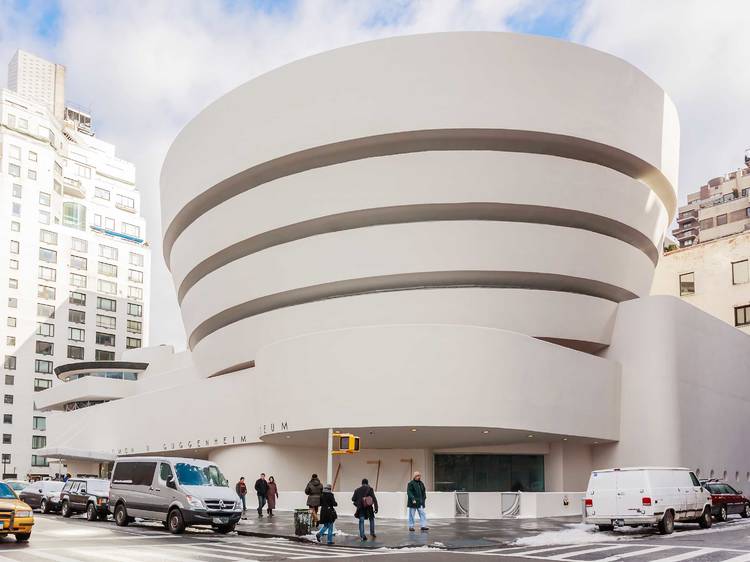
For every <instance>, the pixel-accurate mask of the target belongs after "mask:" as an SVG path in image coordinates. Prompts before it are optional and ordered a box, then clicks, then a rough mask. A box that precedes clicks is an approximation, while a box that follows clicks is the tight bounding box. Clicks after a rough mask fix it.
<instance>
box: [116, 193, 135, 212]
mask: <svg viewBox="0 0 750 562" xmlns="http://www.w3.org/2000/svg"><path fill="white" fill-rule="evenodd" d="M117 205H118V206H119V207H122V208H124V209H127V210H133V209H135V199H132V198H130V197H125V196H124V195H118V196H117Z"/></svg>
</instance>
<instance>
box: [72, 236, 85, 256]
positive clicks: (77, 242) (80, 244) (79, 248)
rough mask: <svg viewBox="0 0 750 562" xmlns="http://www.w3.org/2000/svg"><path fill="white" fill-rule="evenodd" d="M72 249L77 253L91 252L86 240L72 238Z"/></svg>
mask: <svg viewBox="0 0 750 562" xmlns="http://www.w3.org/2000/svg"><path fill="white" fill-rule="evenodd" d="M71 247H72V248H73V250H75V251H76V252H83V253H86V252H88V251H89V243H88V241H86V240H81V239H80V238H72V239H71Z"/></svg>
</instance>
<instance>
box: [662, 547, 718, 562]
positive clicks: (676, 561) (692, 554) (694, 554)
mask: <svg viewBox="0 0 750 562" xmlns="http://www.w3.org/2000/svg"><path fill="white" fill-rule="evenodd" d="M720 550H721V549H720V548H699V549H697V550H691V551H689V552H683V553H682V554H675V555H674V556H669V557H667V558H659V559H658V560H653V561H652V562H680V560H688V559H690V558H698V557H699V556H703V555H704V554H711V553H712V552H718V551H720Z"/></svg>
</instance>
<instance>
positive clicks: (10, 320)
mask: <svg viewBox="0 0 750 562" xmlns="http://www.w3.org/2000/svg"><path fill="white" fill-rule="evenodd" d="M16 322H17V321H16V319H15V317H14V316H8V320H7V324H8V327H9V328H15V327H16Z"/></svg>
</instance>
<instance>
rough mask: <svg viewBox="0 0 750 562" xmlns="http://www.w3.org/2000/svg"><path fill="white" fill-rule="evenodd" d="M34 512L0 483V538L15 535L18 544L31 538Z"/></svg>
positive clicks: (10, 489) (12, 491) (9, 488)
mask: <svg viewBox="0 0 750 562" xmlns="http://www.w3.org/2000/svg"><path fill="white" fill-rule="evenodd" d="M33 526H34V512H33V511H31V507H29V506H28V505H27V504H26V503H24V502H22V501H21V500H19V499H18V495H17V494H16V492H15V490H13V488H11V487H10V485H8V484H7V483H6V482H0V537H6V536H8V535H15V537H16V540H17V541H18V542H26V541H27V540H29V539H30V538H31V528H32V527H33Z"/></svg>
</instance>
